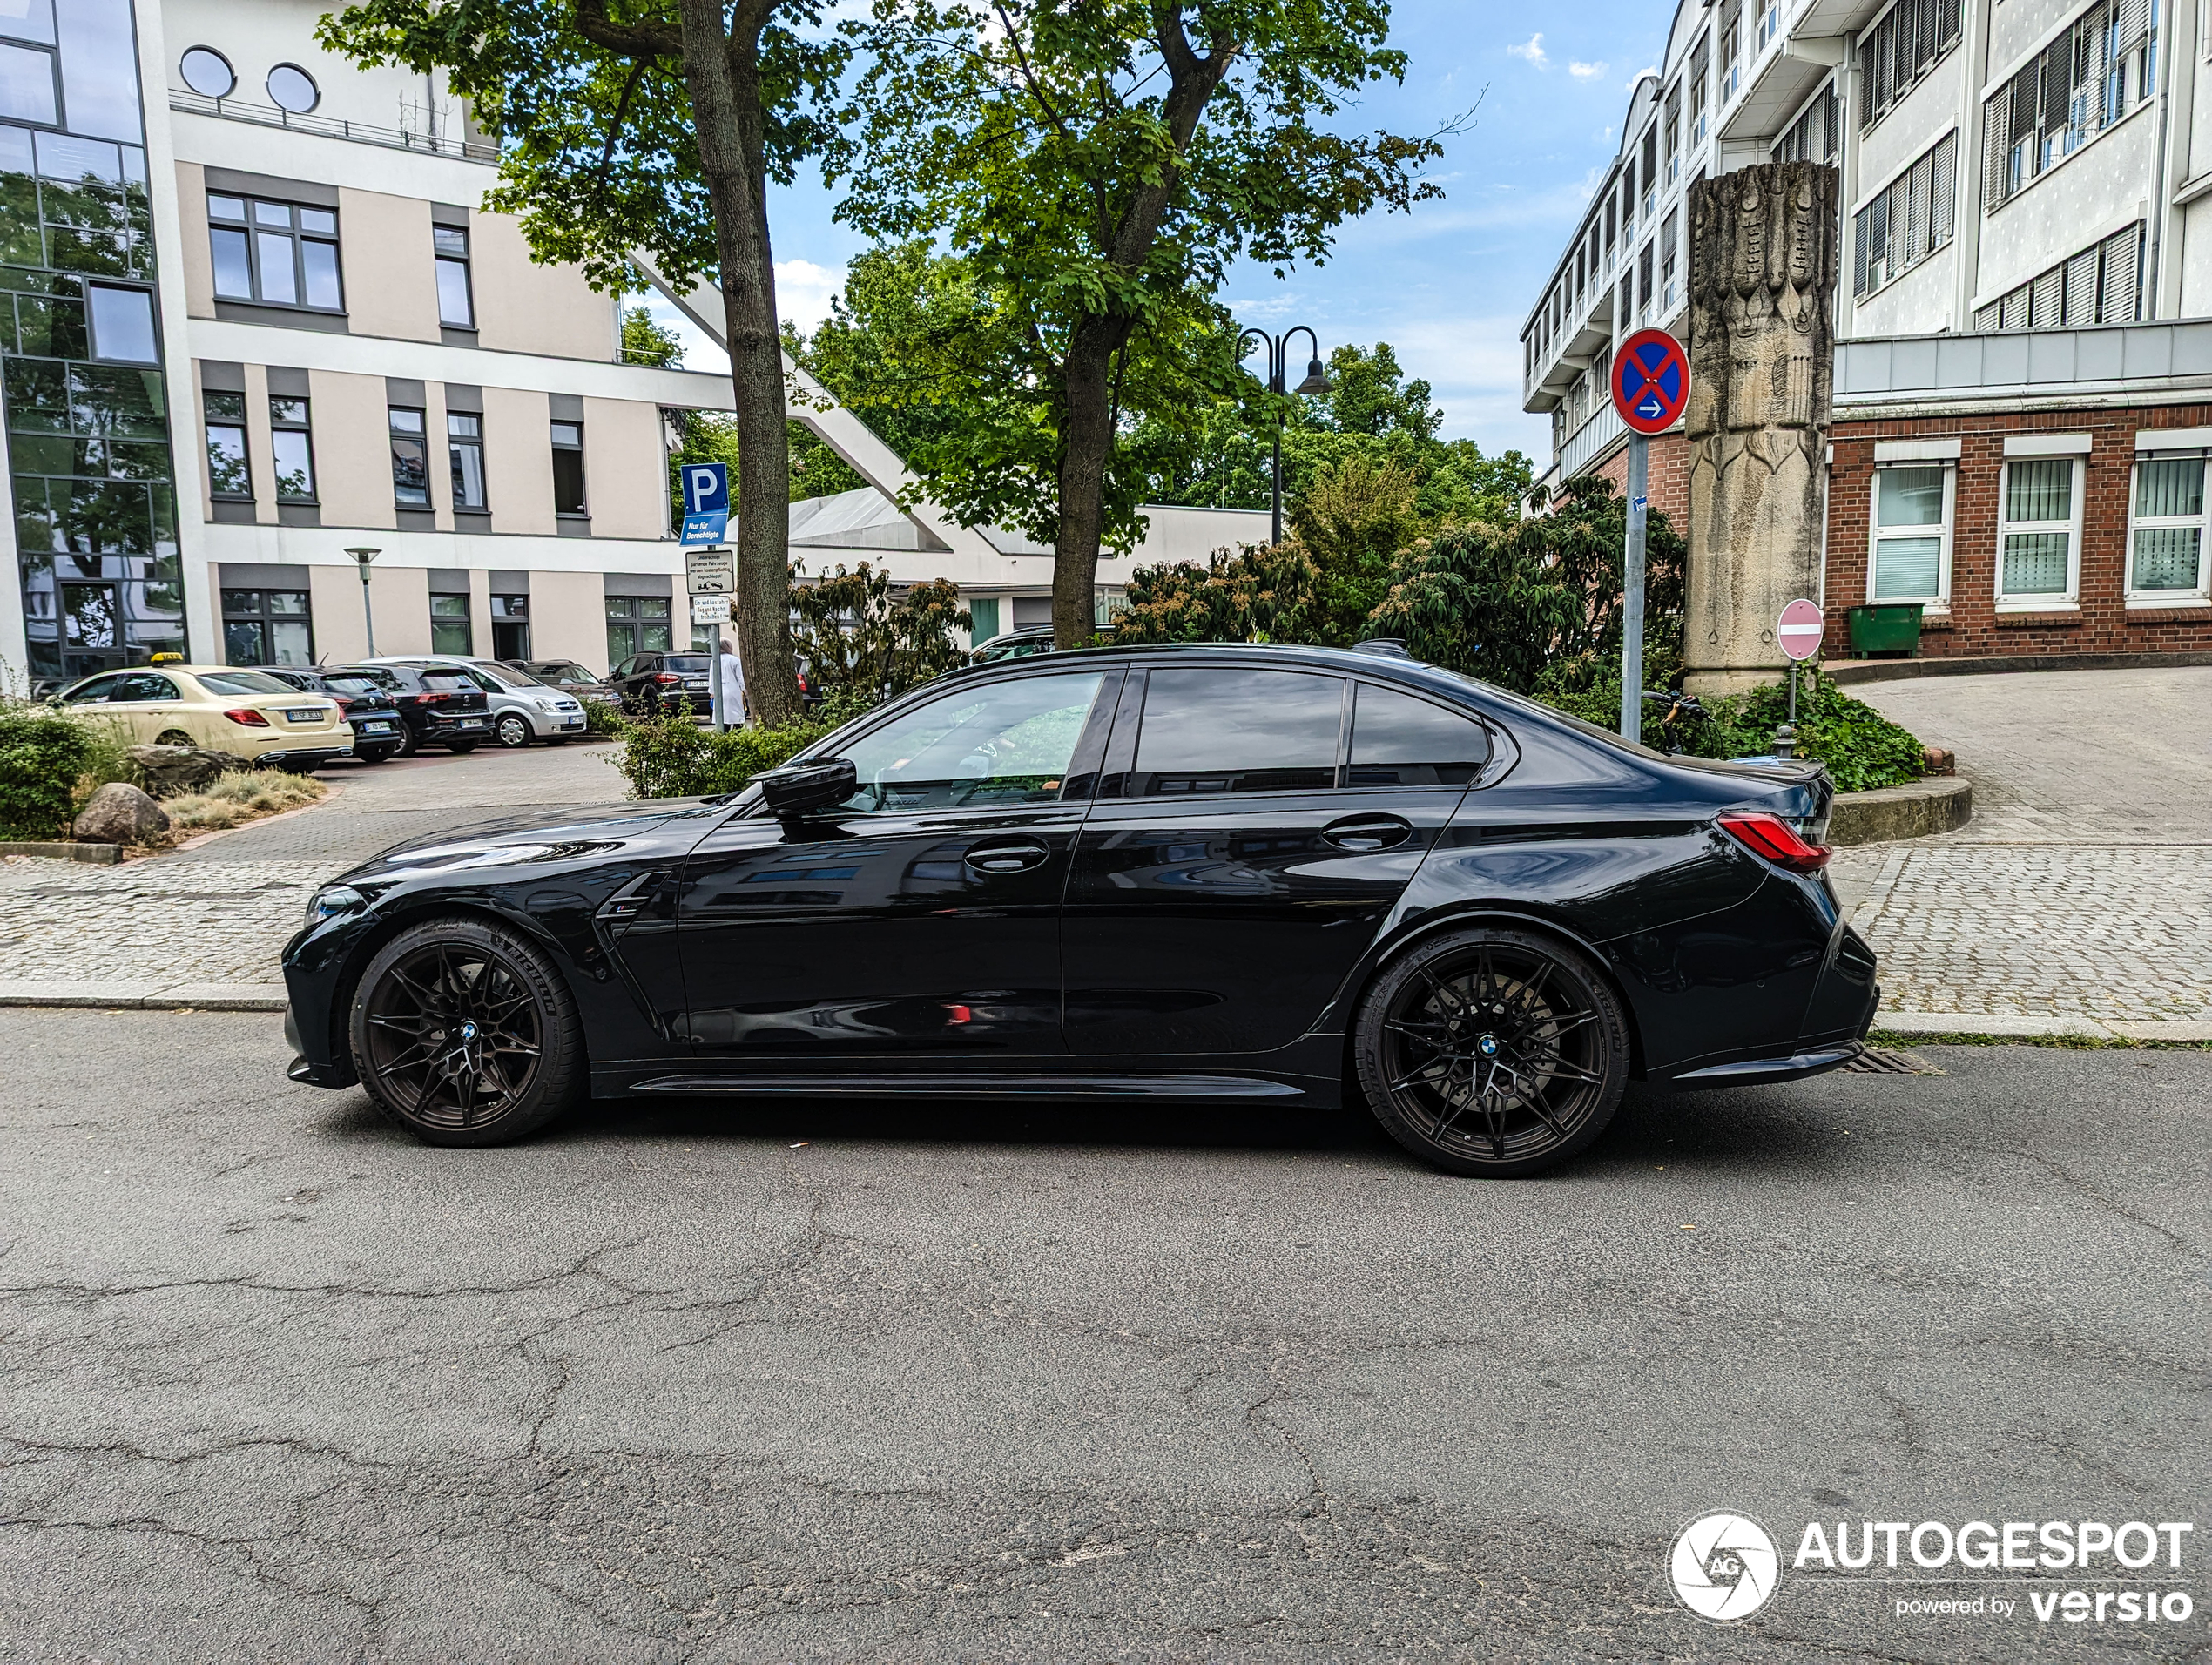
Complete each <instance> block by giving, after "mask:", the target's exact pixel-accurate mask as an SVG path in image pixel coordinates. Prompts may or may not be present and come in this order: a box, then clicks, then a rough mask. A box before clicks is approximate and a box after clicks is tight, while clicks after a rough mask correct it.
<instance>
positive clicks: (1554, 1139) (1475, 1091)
mask: <svg viewBox="0 0 2212 1665" xmlns="http://www.w3.org/2000/svg"><path fill="white" fill-rule="evenodd" d="M1352 1055H1353V1059H1354V1061H1355V1063H1356V1065H1357V1068H1358V1070H1359V1085H1360V1088H1361V1090H1362V1091H1364V1092H1365V1093H1366V1097H1367V1106H1368V1108H1369V1109H1371V1110H1372V1111H1373V1112H1374V1116H1375V1120H1376V1121H1378V1122H1381V1123H1382V1125H1383V1129H1384V1131H1385V1132H1386V1133H1388V1134H1389V1135H1390V1136H1391V1137H1392V1138H1393V1139H1395V1140H1397V1141H1398V1143H1399V1144H1401V1145H1403V1146H1405V1147H1406V1149H1407V1150H1409V1151H1411V1152H1413V1155H1415V1156H1419V1157H1420V1159H1421V1160H1422V1161H1424V1162H1426V1163H1431V1164H1432V1165H1433V1166H1435V1167H1438V1168H1441V1169H1443V1170H1445V1171H1446V1172H1447V1173H1453V1174H1467V1175H1474V1176H1483V1177H1488V1178H1497V1179H1509V1178H1517V1177H1519V1176H1522V1175H1525V1174H1534V1173H1539V1172H1541V1171H1542V1170H1544V1169H1547V1168H1549V1167H1551V1166H1553V1165H1554V1163H1561V1162H1564V1161H1565V1160H1566V1159H1567V1158H1568V1157H1569V1156H1574V1155H1575V1153H1576V1152H1577V1151H1580V1150H1582V1149H1587V1148H1588V1145H1589V1144H1590V1143H1591V1141H1593V1140H1595V1138H1596V1137H1597V1136H1598V1135H1599V1134H1601V1133H1602V1132H1603V1131H1604V1130H1605V1126H1606V1123H1608V1122H1610V1121H1611V1120H1612V1119H1613V1115H1614V1112H1615V1110H1617V1109H1620V1107H1621V1095H1622V1092H1623V1091H1624V1090H1625V1089H1626V1088H1627V1086H1628V1079H1629V1029H1628V1023H1627V1021H1626V1019H1625V1018H1624V1017H1623V1015H1622V1010H1621V1002H1620V1000H1619V998H1618V997H1617V996H1616V995H1615V994H1614V992H1613V988H1612V985H1611V984H1609V983H1608V982H1607V981H1606V980H1605V978H1604V976H1603V975H1602V974H1601V973H1600V972H1599V971H1598V969H1597V967H1595V966H1594V965H1592V964H1591V963H1590V961H1589V959H1588V956H1587V955H1585V954H1582V953H1581V952H1580V951H1579V950H1577V949H1575V948H1572V947H1568V945H1567V944H1566V943H1564V942H1561V941H1559V940H1556V939H1554V938H1552V937H1549V936H1545V935H1541V934H1538V933H1536V932H1534V931H1525V930H1517V929H1512V928H1508V927H1492V926H1477V927H1468V928H1466V929H1462V930H1458V931H1451V932H1447V933H1445V934H1442V935H1440V936H1437V937H1433V938H1431V939H1430V940H1427V941H1425V942H1421V943H1418V944H1416V945H1415V946H1414V947H1411V948H1408V949H1407V950H1406V952H1405V953H1404V954H1400V955H1399V957H1398V958H1397V959H1395V960H1393V961H1391V962H1390V963H1389V964H1388V965H1386V967H1383V970H1382V973H1381V974H1380V975H1379V976H1378V977H1377V978H1376V979H1375V981H1374V982H1373V983H1372V985H1370V987H1369V988H1368V989H1367V992H1366V994H1365V995H1364V996H1363V997H1362V999H1361V1000H1360V1002H1359V1014H1358V1015H1357V1017H1356V1018H1355V1019H1354V1021H1353V1028H1352Z"/></svg>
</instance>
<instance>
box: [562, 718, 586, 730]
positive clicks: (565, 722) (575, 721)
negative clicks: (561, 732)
mask: <svg viewBox="0 0 2212 1665" xmlns="http://www.w3.org/2000/svg"><path fill="white" fill-rule="evenodd" d="M561 726H562V727H563V728H582V727H583V718H581V717H564V718H562V719H561Z"/></svg>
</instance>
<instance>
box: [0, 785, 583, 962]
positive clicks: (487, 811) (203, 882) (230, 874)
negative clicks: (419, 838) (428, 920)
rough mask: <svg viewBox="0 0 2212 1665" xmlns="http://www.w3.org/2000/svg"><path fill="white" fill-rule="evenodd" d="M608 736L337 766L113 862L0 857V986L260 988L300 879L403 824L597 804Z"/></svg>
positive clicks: (407, 834)
mask: <svg viewBox="0 0 2212 1665" xmlns="http://www.w3.org/2000/svg"><path fill="white" fill-rule="evenodd" d="M612 756H613V748H612V747H610V746H606V745H567V746H559V747H552V746H531V747H529V748H528V749H527V750H524V751H520V752H494V751H490V750H487V751H484V752H477V753H475V754H473V755H471V756H469V757H465V758H455V757H448V756H447V755H446V754H444V753H442V752H428V753H425V754H424V755H422V756H421V757H418V758H395V760H393V761H392V762H390V763H387V764H381V765H376V766H374V768H371V767H366V766H363V765H335V766H334V767H332V768H331V769H329V770H327V771H326V772H324V773H323V775H322V776H321V779H324V780H325V781H327V783H329V785H331V786H332V787H334V789H335V790H334V792H333V793H332V796H331V797H330V798H329V799H326V800H325V801H324V802H323V803H321V804H320V805H318V806H314V808H312V809H309V810H306V811H302V812H297V813H294V814H291V815H285V816H280V817H277V818H274V819H271V820H269V821H266V822H262V823H257V824H255V825H253V826H243V827H240V828H239V829H238V830H237V831H236V832H226V833H223V834H221V835H220V836H219V837H217V838H212V839H207V840H206V842H204V843H201V844H199V845H196V846H193V847H192V848H191V849H189V850H181V851H179V852H178V853H175V854H173V855H167V856H158V857H152V858H149V859H145V860H143V861H133V862H129V863H126V864H125V865H124V866H118V867H94V866H84V865H81V864H79V863H77V862H73V861H53V860H48V859H42V858H38V857H33V856H11V857H0V910H4V912H3V913H0V984H10V983H23V982H37V983H42V984H55V983H66V984H69V985H71V986H73V987H85V986H91V985H98V984H114V985H116V986H118V988H131V989H134V990H136V991H137V992H138V993H142V994H143V993H149V992H152V989H153V988H154V987H156V986H163V987H171V988H174V987H199V986H221V985H232V986H260V987H270V986H273V985H276V984H278V983H280V982H281V981H282V977H281V974H280V972H279V970H278V967H277V956H278V954H280V952H281V951H282V949H283V947H284V945H285V942H286V940H287V939H289V938H290V937H291V935H292V934H293V932H294V931H296V930H298V929H299V927H300V916H301V913H302V910H303V909H304V908H305V907H306V906H307V896H308V894H309V893H311V892H312V891H313V890H314V887H315V886H318V885H320V884H321V883H323V882H324V881H325V880H328V879H330V878H332V877H333V876H334V875H335V874H337V873H342V872H344V871H345V870H346V869H347V868H348V867H351V866H354V865H355V864H356V863H358V862H361V861H363V860H365V859H368V857H370V856H372V855H374V854H375V853H377V852H378V851H380V850H383V849H386V848H388V847H389V846H392V845H395V844H397V843H398V842H399V841H400V840H401V839H407V838H412V837H414V836H415V835H416V834H417V833H421V832H435V831H437V830H438V829H440V828H442V827H452V826H464V825H466V824H467V823H469V822H470V821H477V820H489V819H491V818H492V817H494V816H496V815H500V814H503V813H506V812H509V811H512V810H515V809H518V808H527V807H529V806H532V805H536V804H567V803H592V802H610V801H612V800H614V799H618V798H620V797H621V796H622V792H623V781H622V778H621V777H620V776H619V775H617V774H616V773H615V772H614V770H613V768H612V767H611V766H610V762H609V759H610V758H611V757H612Z"/></svg>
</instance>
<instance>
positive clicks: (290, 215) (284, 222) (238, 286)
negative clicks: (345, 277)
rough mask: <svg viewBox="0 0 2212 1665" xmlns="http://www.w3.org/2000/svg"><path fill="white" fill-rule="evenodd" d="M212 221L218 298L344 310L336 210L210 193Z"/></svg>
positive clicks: (210, 222) (209, 229) (208, 208)
mask: <svg viewBox="0 0 2212 1665" xmlns="http://www.w3.org/2000/svg"><path fill="white" fill-rule="evenodd" d="M207 219H208V230H207V236H208V241H209V243H210V245H211V246H212V250H213V253H214V257H215V293H216V294H217V296H219V298H221V299H223V300H257V301H260V303H261V304H262V305H263V306H266V307H305V308H307V309H308V310H309V311H313V312H338V311H341V310H342V309H343V307H344V305H345V301H344V298H343V296H342V295H341V293H340V290H339V284H338V214H337V211H336V210H334V209H330V208H302V207H299V206H295V205H293V204H292V203H288V202H261V201H259V200H256V199H252V198H248V197H226V196H220V195H218V194H216V193H214V192H210V193H209V194H208V198H207Z"/></svg>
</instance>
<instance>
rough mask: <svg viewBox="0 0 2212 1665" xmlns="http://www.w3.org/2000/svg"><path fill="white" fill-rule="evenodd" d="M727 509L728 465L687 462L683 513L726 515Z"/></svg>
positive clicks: (728, 505)
mask: <svg viewBox="0 0 2212 1665" xmlns="http://www.w3.org/2000/svg"><path fill="white" fill-rule="evenodd" d="M729 508H730V465H729V464H728V463H726V462H687V463H685V465H684V512H685V514H686V515H712V514H717V513H724V514H726V513H727V512H728V511H729Z"/></svg>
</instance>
